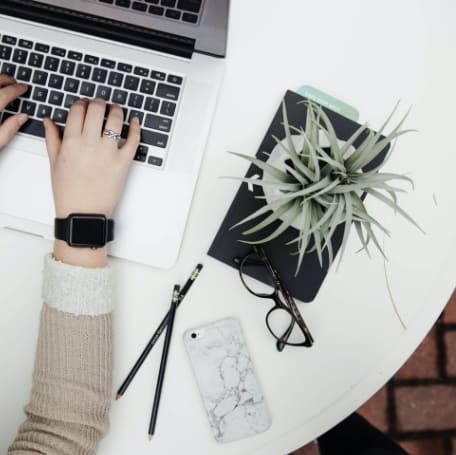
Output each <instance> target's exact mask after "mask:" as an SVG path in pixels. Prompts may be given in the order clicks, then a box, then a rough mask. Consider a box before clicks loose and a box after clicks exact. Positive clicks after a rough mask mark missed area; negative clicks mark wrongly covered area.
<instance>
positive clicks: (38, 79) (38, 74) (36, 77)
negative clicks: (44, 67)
mask: <svg viewBox="0 0 456 455" xmlns="http://www.w3.org/2000/svg"><path fill="white" fill-rule="evenodd" d="M47 79H48V73H46V72H45V71H39V70H36V71H35V73H34V74H33V83H34V84H38V85H46V82H47Z"/></svg>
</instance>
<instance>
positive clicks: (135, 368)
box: [116, 264, 203, 400]
mask: <svg viewBox="0 0 456 455" xmlns="http://www.w3.org/2000/svg"><path fill="white" fill-rule="evenodd" d="M202 268H203V264H198V265H197V266H196V267H195V268H194V270H193V272H192V274H191V275H190V278H189V279H188V280H187V282H186V283H185V285H184V287H183V288H182V291H181V292H180V294H179V301H178V303H177V305H178V306H179V305H180V304H181V302H182V300H184V297H185V295H186V294H187V292H188V291H189V290H190V288H191V287H192V284H193V283H194V282H195V280H196V279H197V278H198V275H199V273H200V272H201V269H202ZM168 317H169V312H167V313H166V315H165V317H164V318H163V320H162V321H161V322H160V325H159V326H158V327H157V329H156V330H155V333H154V334H153V335H152V338H151V339H150V340H149V342H148V343H147V345H146V347H145V348H144V350H143V352H142V353H141V355H140V356H139V358H138V360H137V361H136V363H135V364H134V365H133V368H132V369H131V370H130V372H129V373H128V376H127V377H126V378H125V380H124V382H123V383H122V385H121V386H120V387H119V390H118V391H117V394H116V400H118V399H119V398H121V397H122V395H123V394H124V393H125V392H126V391H127V389H128V386H129V385H130V383H131V381H132V380H133V378H134V377H135V376H136V373H137V372H138V370H139V369H140V368H141V365H142V364H143V363H144V361H145V360H146V358H147V356H148V355H149V353H150V351H151V350H152V348H153V347H154V345H155V343H156V342H157V341H158V339H159V338H160V336H161V334H162V333H163V331H164V330H165V328H166V326H167V325H168Z"/></svg>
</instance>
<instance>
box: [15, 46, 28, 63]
mask: <svg viewBox="0 0 456 455" xmlns="http://www.w3.org/2000/svg"><path fill="white" fill-rule="evenodd" d="M27 57H28V51H26V50H24V49H14V53H13V62H16V63H25V62H26V61H27Z"/></svg>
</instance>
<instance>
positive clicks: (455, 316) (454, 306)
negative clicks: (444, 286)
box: [443, 289, 456, 323]
mask: <svg viewBox="0 0 456 455" xmlns="http://www.w3.org/2000/svg"><path fill="white" fill-rule="evenodd" d="M443 321H444V322H446V323H456V289H455V290H454V292H453V295H452V296H451V297H450V300H449V302H448V303H447V306H446V307H445V310H444V312H443Z"/></svg>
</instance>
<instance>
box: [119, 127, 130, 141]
mask: <svg viewBox="0 0 456 455" xmlns="http://www.w3.org/2000/svg"><path fill="white" fill-rule="evenodd" d="M127 136H128V125H123V126H122V131H121V133H120V137H121V138H122V139H126V138H127Z"/></svg>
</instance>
